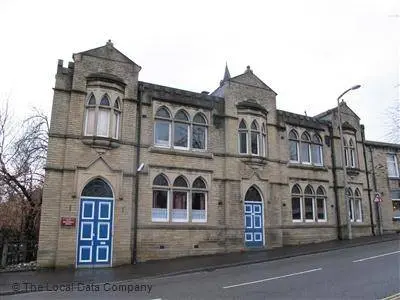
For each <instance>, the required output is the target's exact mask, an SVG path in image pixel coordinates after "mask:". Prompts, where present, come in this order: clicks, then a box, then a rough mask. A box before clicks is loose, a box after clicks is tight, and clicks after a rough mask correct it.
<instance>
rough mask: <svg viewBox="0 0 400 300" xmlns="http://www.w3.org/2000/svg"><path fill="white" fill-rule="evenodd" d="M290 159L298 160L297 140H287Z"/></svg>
mask: <svg viewBox="0 0 400 300" xmlns="http://www.w3.org/2000/svg"><path fill="white" fill-rule="evenodd" d="M289 151H290V160H291V161H299V154H298V142H296V141H289Z"/></svg>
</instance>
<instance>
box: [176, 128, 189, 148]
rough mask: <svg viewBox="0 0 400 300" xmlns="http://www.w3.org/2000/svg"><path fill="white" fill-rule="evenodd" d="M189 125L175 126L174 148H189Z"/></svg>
mask: <svg viewBox="0 0 400 300" xmlns="http://www.w3.org/2000/svg"><path fill="white" fill-rule="evenodd" d="M188 138H189V125H188V124H184V123H175V124H174V146H175V147H178V148H185V149H187V148H188V146H189V145H188Z"/></svg>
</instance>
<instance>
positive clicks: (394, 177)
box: [388, 176, 400, 180]
mask: <svg viewBox="0 0 400 300" xmlns="http://www.w3.org/2000/svg"><path fill="white" fill-rule="evenodd" d="M388 178H389V180H400V177H396V176H389V177H388Z"/></svg>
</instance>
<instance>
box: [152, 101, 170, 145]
mask: <svg viewBox="0 0 400 300" xmlns="http://www.w3.org/2000/svg"><path fill="white" fill-rule="evenodd" d="M154 144H155V145H157V146H160V147H170V146H171V114H170V113H169V111H168V109H167V108H166V107H160V108H159V109H158V110H157V112H156V117H155V125H154Z"/></svg>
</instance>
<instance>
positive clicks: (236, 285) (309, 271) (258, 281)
mask: <svg viewBox="0 0 400 300" xmlns="http://www.w3.org/2000/svg"><path fill="white" fill-rule="evenodd" d="M321 270H322V268H318V269H312V270H307V271H303V272H297V273H292V274H287V275H282V276H277V277H271V278H265V279H261V280H256V281H250V282H244V283H239V284H234V285H228V286H224V287H223V288H224V289H230V288H234V287H238V286H244V285H249V284H255V283H260V282H265V281H271V280H275V279H281V278H286V277H291V276H297V275H302V274H306V273H311V272H316V271H321Z"/></svg>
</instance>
